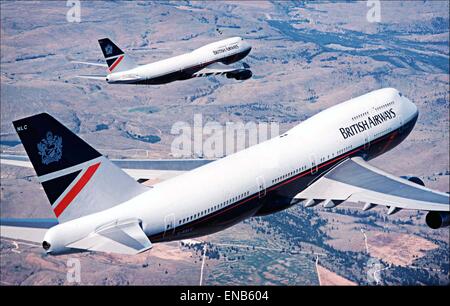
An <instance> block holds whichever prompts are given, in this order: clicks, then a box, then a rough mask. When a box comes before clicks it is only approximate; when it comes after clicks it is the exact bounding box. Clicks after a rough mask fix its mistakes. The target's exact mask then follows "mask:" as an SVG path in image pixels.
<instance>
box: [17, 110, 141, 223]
mask: <svg viewBox="0 0 450 306" xmlns="http://www.w3.org/2000/svg"><path fill="white" fill-rule="evenodd" d="M13 124H14V128H15V129H16V131H17V134H18V135H19V138H20V140H21V141H22V144H23V146H24V148H25V151H26V152H27V154H28V157H29V159H30V161H31V163H32V164H33V167H34V169H35V171H36V174H37V176H38V179H39V181H40V182H41V183H42V187H43V188H44V191H45V193H46V195H47V198H48V200H49V201H50V204H51V206H52V209H53V212H54V213H55V215H56V217H57V218H58V221H59V222H65V221H69V220H72V219H76V218H79V217H82V216H85V215H89V214H92V213H96V212H99V211H102V210H105V209H108V208H111V207H113V206H116V205H118V204H121V203H123V202H125V201H127V200H129V199H131V198H133V197H135V196H137V195H138V194H141V193H143V192H144V191H145V190H146V187H144V186H142V185H141V184H139V183H137V182H136V181H135V180H134V179H132V178H131V177H130V176H128V175H127V174H126V173H125V172H123V171H122V170H121V169H120V168H118V167H117V166H115V165H114V164H113V163H112V162H110V161H109V160H108V159H107V158H106V157H104V156H102V155H101V154H100V153H99V152H97V151H96V150H95V149H94V148H92V147H91V146H90V145H88V144H87V143H86V142H84V141H83V140H82V139H81V138H79V137H78V136H77V135H75V134H74V133H72V132H71V131H70V130H69V129H68V128H66V127H65V126H64V125H62V124H61V123H60V122H58V121H57V120H56V119H55V118H53V117H52V116H50V115H49V114H46V113H41V114H37V115H34V116H31V117H27V118H23V119H20V120H17V121H14V122H13Z"/></svg>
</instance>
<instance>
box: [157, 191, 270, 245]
mask: <svg viewBox="0 0 450 306" xmlns="http://www.w3.org/2000/svg"><path fill="white" fill-rule="evenodd" d="M262 200H263V199H260V198H259V196H258V195H253V196H249V197H248V198H245V199H242V200H241V201H239V202H236V203H234V204H232V205H230V206H229V207H225V208H223V209H221V210H219V211H216V212H214V213H212V214H210V215H206V216H204V217H202V218H200V219H197V220H194V221H192V222H190V223H186V224H183V225H181V226H179V227H175V229H173V230H170V231H165V232H161V233H157V234H154V235H151V236H150V237H149V239H150V241H151V242H166V241H172V240H180V239H188V238H195V237H199V236H204V235H209V234H213V233H215V232H219V231H222V230H224V229H226V228H228V227H231V226H233V225H235V224H237V223H239V222H241V221H243V220H245V219H247V218H250V217H252V216H253V215H254V214H255V213H256V212H257V211H258V210H259V209H260V208H261V206H262V203H263V202H262Z"/></svg>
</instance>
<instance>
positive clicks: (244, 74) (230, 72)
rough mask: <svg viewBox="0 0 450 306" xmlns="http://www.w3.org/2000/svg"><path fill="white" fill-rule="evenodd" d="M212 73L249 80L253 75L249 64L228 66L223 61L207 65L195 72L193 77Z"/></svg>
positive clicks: (206, 75)
mask: <svg viewBox="0 0 450 306" xmlns="http://www.w3.org/2000/svg"><path fill="white" fill-rule="evenodd" d="M212 75H217V76H219V75H222V76H225V77H227V78H234V79H236V80H247V79H249V78H251V77H252V75H253V74H252V71H251V70H250V69H249V66H248V65H247V64H245V65H243V66H242V67H233V66H227V65H224V64H221V63H213V64H211V65H208V66H206V67H205V68H203V69H202V70H200V71H199V72H196V73H194V74H193V77H208V76H212Z"/></svg>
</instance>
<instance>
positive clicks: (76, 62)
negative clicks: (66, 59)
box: [70, 61, 108, 68]
mask: <svg viewBox="0 0 450 306" xmlns="http://www.w3.org/2000/svg"><path fill="white" fill-rule="evenodd" d="M70 62H71V63H74V64H82V65H88V66H98V67H104V68H108V65H106V64H102V63H89V62H80V61H70Z"/></svg>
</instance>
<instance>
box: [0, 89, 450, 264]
mask: <svg viewBox="0 0 450 306" xmlns="http://www.w3.org/2000/svg"><path fill="white" fill-rule="evenodd" d="M417 118H418V110H417V107H416V106H415V105H414V104H413V103H412V102H411V101H410V100H408V99H407V98H406V97H405V96H403V95H402V94H401V93H400V92H399V91H397V90H395V89H392V88H386V89H381V90H376V91H373V92H370V93H368V94H365V95H363V96H360V97H358V98H354V99H351V100H349V101H346V102H344V103H341V104H338V105H336V106H333V107H330V108H329V109H327V110H325V111H322V112H320V113H318V114H317V115H315V116H313V117H311V118H309V119H308V120H306V121H304V122H302V123H300V124H298V125H297V126H295V127H294V128H292V129H291V130H289V131H288V132H286V133H284V134H283V135H280V136H278V137H275V138H272V139H270V140H267V141H265V142H262V143H260V144H258V145H255V146H252V147H250V148H248V149H245V150H242V151H240V152H237V153H235V154H232V155H229V156H227V157H224V158H222V159H219V160H215V161H212V162H209V163H207V164H204V165H202V166H199V167H197V168H195V169H193V170H191V171H188V172H184V173H182V174H179V175H177V176H175V177H173V178H170V179H167V180H165V181H162V182H160V183H157V184H155V185H154V186H152V187H147V186H145V185H143V184H139V183H138V182H136V180H135V179H133V178H132V177H131V176H129V175H127V174H126V173H125V172H124V171H123V170H121V169H120V168H119V167H118V166H117V165H115V164H114V163H113V162H111V161H109V160H108V159H107V158H106V157H104V156H102V155H101V154H100V153H98V152H97V151H96V150H95V149H93V148H92V147H91V146H89V145H88V144H87V143H85V142H84V141H83V140H82V139H80V138H79V137H77V136H76V135H75V134H73V133H72V132H71V131H70V130H69V129H67V128H66V127H65V126H63V125H62V124H61V123H59V122H58V121H57V120H55V119H54V118H53V117H51V116H50V115H48V114H46V113H42V114H38V115H34V116H31V117H27V118H24V119H20V120H17V121H14V127H15V130H16V131H17V133H18V135H19V137H20V139H21V141H22V143H23V145H24V147H25V150H26V152H27V154H28V157H29V159H30V161H31V164H32V166H33V167H34V169H35V171H36V174H37V176H38V179H39V181H40V182H41V183H42V186H43V189H44V191H45V193H46V194H47V197H48V199H49V201H50V203H51V206H52V209H53V211H54V213H55V215H56V218H57V219H56V220H39V219H37V220H36V219H33V220H20V219H3V220H1V235H2V236H3V237H9V238H14V239H24V240H31V241H37V242H39V243H42V246H43V248H44V249H45V251H46V252H47V253H49V254H54V255H56V254H63V253H68V252H78V251H85V250H90V251H99V252H108V253H121V254H136V253H139V252H143V251H145V250H148V249H150V248H151V246H152V243H156V242H162V241H171V240H178V239H187V238H193V237H197V236H202V235H207V234H211V233H214V232H217V231H221V230H223V229H225V228H228V227H230V226H232V225H234V224H236V223H239V222H241V221H242V220H244V219H246V218H250V217H253V216H261V215H267V214H271V213H274V212H278V211H281V210H284V209H286V208H288V207H290V206H292V205H295V204H297V203H300V202H304V205H306V206H308V207H309V206H313V205H317V204H319V203H322V204H323V206H325V207H329V208H332V207H334V206H336V205H338V204H340V203H342V202H344V201H351V202H362V203H364V208H363V209H364V210H367V209H370V208H372V207H374V206H376V205H383V206H387V207H388V214H393V213H395V212H397V211H398V210H400V209H414V210H424V211H428V214H427V215H426V223H427V224H428V225H429V226H430V227H431V228H434V229H437V228H441V227H446V226H448V225H449V223H450V204H449V195H448V194H447V193H443V192H438V191H434V190H431V189H428V188H426V187H424V186H423V183H422V182H421V181H420V179H418V178H415V177H413V178H407V179H404V178H400V177H395V176H394V175H392V174H389V173H387V172H384V171H383V170H380V169H377V168H375V167H373V166H371V165H370V164H368V163H367V161H368V160H370V159H372V158H375V157H376V156H378V155H381V154H383V153H385V152H387V151H389V150H390V149H392V148H394V147H395V146H397V145H398V144H399V143H401V142H402V141H403V140H404V139H405V138H406V137H407V136H408V134H409V133H410V132H411V130H412V129H413V127H414V125H415V123H416V121H417ZM8 162H9V163H11V164H16V165H17V163H18V162H19V161H17V160H11V159H5V158H2V163H8ZM21 162H22V163H24V161H21ZM136 163H137V164H138V165H141V164H143V163H144V162H143V161H137V162H136ZM151 163H152V162H150V164H151ZM175 163H178V164H177V165H176V166H175V167H172V170H173V169H174V168H184V169H183V170H186V169H189V168H193V167H195V166H197V165H195V164H194V165H193V164H192V163H193V161H192V160H191V161H187V162H186V164H185V165H184V164H183V161H175ZM132 164H133V162H132V161H131V160H127V161H124V162H123V166H124V167H125V168H133V165H132ZM154 165H155V167H154V169H159V170H161V169H162V168H166V169H168V168H171V167H170V162H164V161H160V162H155V163H154ZM150 168H151V166H150ZM141 175H142V173H141Z"/></svg>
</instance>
